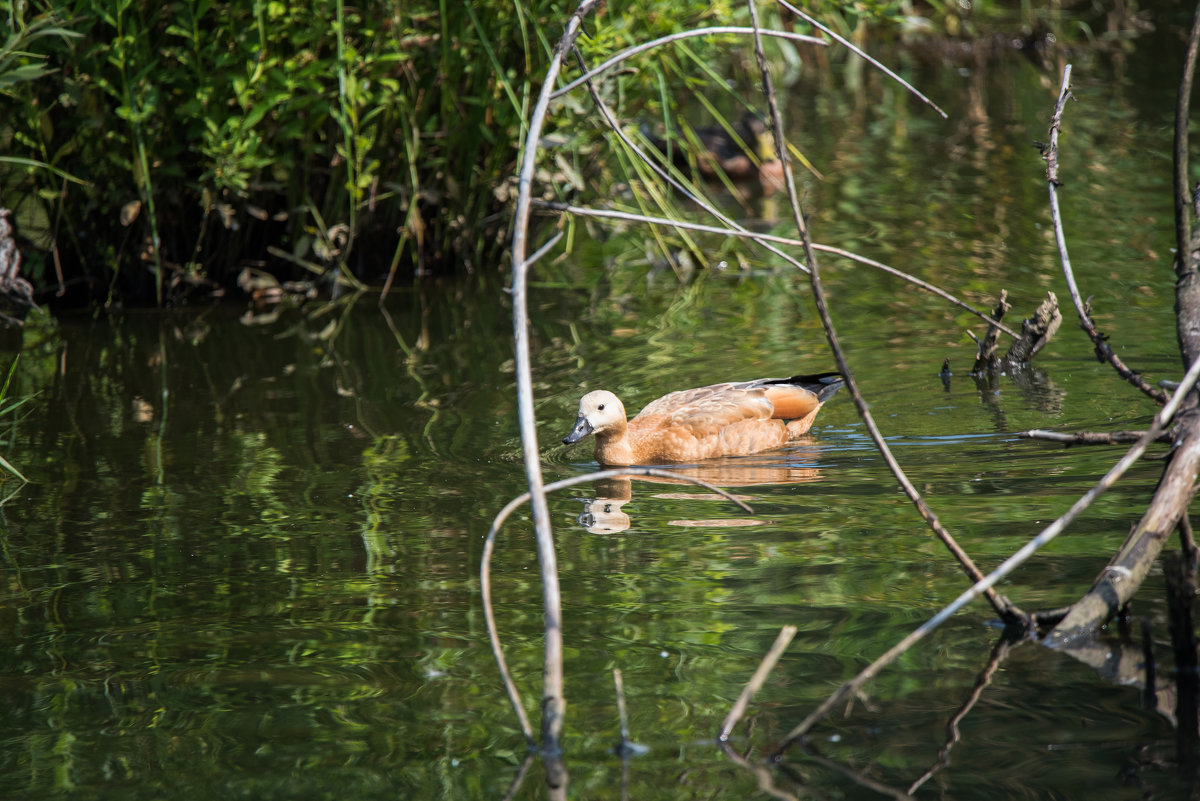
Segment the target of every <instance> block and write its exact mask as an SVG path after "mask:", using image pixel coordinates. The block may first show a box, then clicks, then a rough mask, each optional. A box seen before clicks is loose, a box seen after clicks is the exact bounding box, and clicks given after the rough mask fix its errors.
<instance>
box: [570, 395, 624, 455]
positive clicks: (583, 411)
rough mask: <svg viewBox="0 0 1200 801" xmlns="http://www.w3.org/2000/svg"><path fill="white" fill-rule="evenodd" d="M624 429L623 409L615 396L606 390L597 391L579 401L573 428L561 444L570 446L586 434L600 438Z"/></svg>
mask: <svg viewBox="0 0 1200 801" xmlns="http://www.w3.org/2000/svg"><path fill="white" fill-rule="evenodd" d="M624 428H625V407H624V406H623V405H622V404H621V401H620V400H619V399H618V398H617V396H616V395H614V394H612V393H611V392H609V391H608V390H606V389H598V390H596V391H595V392H589V393H588V394H586V395H584V396H583V397H582V398H580V399H579V416H578V417H577V418H575V427H574V428H572V429H571V433H570V434H567V435H566V436H565V437H563V442H564V443H565V444H567V445H570V444H572V443H575V442H579V440H581V439H583V438H584V437H586V436H587V435H588V434H595V435H596V436H601V437H602V436H604V435H605V434H609V433H617V432H619V431H621V430H623V429H624Z"/></svg>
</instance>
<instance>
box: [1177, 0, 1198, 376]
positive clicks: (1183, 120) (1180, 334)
mask: <svg viewBox="0 0 1200 801" xmlns="http://www.w3.org/2000/svg"><path fill="white" fill-rule="evenodd" d="M1198 47H1200V4H1198V5H1197V7H1196V15H1195V18H1194V19H1193V20H1192V32H1191V34H1190V35H1189V37H1188V48H1187V55H1186V57H1185V60H1184V65H1183V74H1182V75H1181V76H1180V79H1179V96H1178V98H1177V99H1176V101H1175V179H1174V180H1175V248H1176V250H1175V308H1176V309H1177V310H1178V311H1176V313H1175V336H1176V337H1177V338H1178V339H1179V351H1180V355H1181V356H1182V357H1183V363H1184V364H1185V365H1188V364H1191V363H1192V362H1193V361H1195V360H1196V359H1200V323H1198V322H1197V320H1196V317H1197V315H1198V314H1200V272H1198V268H1200V264H1198V263H1200V241H1197V232H1196V230H1195V229H1194V228H1192V227H1191V218H1190V217H1189V216H1188V215H1189V212H1190V213H1193V214H1197V215H1200V190H1198V191H1196V192H1195V194H1193V195H1192V197H1191V198H1190V200H1191V202H1190V203H1189V202H1188V201H1189V197H1188V195H1189V194H1190V193H1191V192H1192V190H1191V189H1190V188H1189V187H1188V186H1187V181H1188V166H1187V164H1188V157H1187V143H1188V117H1189V116H1190V111H1189V108H1190V105H1191V97H1192V85H1193V82H1194V80H1195V72H1196V59H1197V49H1198Z"/></svg>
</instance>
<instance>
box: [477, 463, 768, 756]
mask: <svg viewBox="0 0 1200 801" xmlns="http://www.w3.org/2000/svg"><path fill="white" fill-rule="evenodd" d="M622 476H658V477H660V478H674V479H680V480H682V481H689V482H691V483H693V484H698V485H699V486H701V487H704V488H705V489H707V490H709V491H710V492H715V493H716V494H718V495H720V496H721V497H722V498H725V499H726V500H728V501H731V502H732V503H735V504H737V505H738V506H739V507H741V508H742V509H744V510H745V511H746V512H748V513H750V514H754V510H753V509H751V508H750V507H749V506H748V505H747V504H746V503H745V502H743V501H741V500H739V499H738V498H736V497H735V496H733V495H731V494H730V493H728V492H726V491H725V490H723V489H721V488H720V487H716V486H713V485H712V484H710V483H708V482H707V481H702V480H701V479H698V478H694V477H692V476H687V475H681V474H679V473H676V472H673V471H671V470H663V469H661V468H656V467H623V468H621V469H619V470H600V471H597V472H595V473H588V474H587V475H583V476H572V477H571V478H564V479H562V480H561V481H555V482H553V483H550V484H547V485H545V486H544V487H542V492H543V493H545V494H549V493H551V492H556V491H558V490H560V489H566V488H567V487H573V486H575V485H576V484H586V483H588V482H589V481H596V480H597V479H602V478H620V477H622ZM530 497H531V493H528V492H526V493H523V494H521V495H519V496H517V497H516V498H513V499H512V500H511V501H509V502H508V503H507V504H506V505H505V506H504V508H503V509H501V510H500V511H499V513H497V515H496V517H495V519H494V520H492V527H491V528H489V529H488V533H487V538H486V539H485V540H484V542H483V555H482V556H481V557H480V559H479V595H480V597H481V599H482V602H483V619H484V622H485V624H486V626H487V631H488V641H489V642H490V643H491V646H492V656H493V657H495V659H496V667H497V668H499V670H500V680H501V681H502V682H504V689H505V691H506V692H507V693H508V700H509V702H510V703H511V704H512V708H513V712H515V713H516V715H517V720H518V722H519V723H520V724H521V733H522V734H524V735H525V740H526V742H527V743H528V744H529V746H530V747H531V748H532V747H534V746H536V745H537V741H536V739H535V738H534V736H533V728H532V727H531V726H530V725H529V718H528V716H527V715H526V714H525V704H524V703H523V702H522V701H521V693H520V692H519V691H518V690H517V685H516V683H515V682H514V681H513V680H512V674H510V673H509V671H508V662H507V661H506V660H505V659H504V649H503V647H502V646H501V644H500V634H499V630H498V629H497V628H496V614H495V611H494V610H493V608H492V554H493V552H494V551H495V549H496V534H497V533H499V531H500V528H501V526H503V525H504V521H505V520H507V519H508V516H509V515H511V514H512V513H513V512H514V511H516V510H517V509H518V508H519V507H520V506H521V505H522V504H523V503H525V502H526V501H528V500H529V499H530Z"/></svg>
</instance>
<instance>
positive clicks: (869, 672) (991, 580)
mask: <svg viewBox="0 0 1200 801" xmlns="http://www.w3.org/2000/svg"><path fill="white" fill-rule="evenodd" d="M1198 378H1200V360H1197V361H1196V362H1195V364H1193V365H1192V367H1191V369H1189V370H1188V372H1187V375H1185V376H1184V379H1183V381H1182V382H1180V388H1179V392H1177V393H1175V396H1174V397H1172V398H1171V400H1170V401H1168V402H1167V405H1166V406H1164V407H1163V408H1162V409H1161V410H1159V413H1158V415H1156V416H1155V418H1154V421H1153V422H1152V423H1151V425H1150V428H1149V429H1148V430H1147V431H1146V433H1145V434H1144V435H1143V436H1142V438H1141V439H1139V440H1138V441H1137V443H1136V444H1135V445H1134V446H1133V447H1132V448H1130V449H1129V451H1128V452H1127V453H1126V454H1125V455H1124V456H1123V457H1121V459H1120V461H1118V462H1117V463H1116V464H1115V465H1114V466H1113V468H1112V469H1111V470H1109V471H1108V472H1107V473H1105V474H1104V476H1103V477H1102V478H1101V479H1100V480H1099V481H1097V482H1096V484H1095V486H1093V487H1092V488H1091V489H1090V490H1088V491H1087V492H1086V493H1084V495H1083V497H1081V498H1080V499H1079V500H1077V501H1075V503H1074V504H1073V505H1072V506H1071V508H1070V509H1068V510H1067V511H1066V513H1065V514H1064V515H1063V516H1062V517H1060V518H1058V519H1057V520H1055V521H1054V522H1053V523H1051V524H1050V525H1048V526H1046V527H1045V528H1044V529H1042V530H1041V532H1040V533H1039V534H1038V535H1037V536H1036V537H1034V538H1033V539H1031V540H1030V541H1029V542H1027V543H1025V545H1023V546H1022V547H1021V549H1020V550H1018V551H1017V552H1016V553H1014V554H1013V555H1012V556H1010V557H1009V558H1008V559H1006V560H1004V562H1003V563H1002V564H1001V565H1000V566H999V567H997V568H996V569H995V570H993V571H992V572H991V573H989V574H988V575H987V577H986V578H985V579H984V580H983V581H981V582H978V583H977V584H975V585H973V586H972V587H971V588H970V589H969V590H967V591H966V592H964V593H963V594H962V595H960V596H958V597H957V598H955V599H954V601H953V602H952V603H950V605H948V606H946V607H945V608H944V609H942V611H940V612H938V613H937V614H936V615H934V616H933V617H932V618H930V619H929V620H928V621H926V622H925V623H924V624H922V625H921V626H920V627H919V628H917V629H915V630H914V631H913V632H912V633H911V634H909V635H908V636H907V637H905V638H904V639H903V640H901V641H900V642H898V643H897V644H896V645H894V646H892V647H891V648H890V649H888V651H887V652H886V653H885V654H883V655H882V656H880V657H879V658H878V659H876V660H875V661H874V662H872V663H871V664H870V665H868V666H867V667H866V668H864V669H863V670H862V671H861V672H860V673H859V674H858V675H857V676H855V677H854V678H853V679H851V680H850V681H848V682H846V683H845V684H843V685H842V686H841V687H839V688H838V689H837V691H836V692H834V693H833V694H832V695H831V696H829V697H828V698H827V699H825V701H824V702H823V703H822V704H821V705H820V706H819V707H817V708H816V709H815V710H813V712H812V713H811V714H809V716H808V717H806V718H805V719H804V720H803V721H801V723H800V724H799V725H798V726H796V727H795V728H794V729H792V730H791V731H790V732H788V735H787V737H785V738H784V740H783V742H782V743H780V745H779V747H778V748H776V749H775V756H778V755H779V754H781V753H783V752H784V751H785V750H787V749H788V748H789V747H790V746H791V745H792V744H793V743H795V742H796V741H797V740H799V739H800V738H801V737H804V736H805V735H806V734H808V732H809V730H810V729H812V727H813V726H815V725H816V724H817V723H818V722H819V721H820V720H822V719H823V718H824V717H825V716H826V715H828V714H829V711H830V710H832V709H833V708H834V707H836V706H837V705H838V704H840V703H841V702H842V701H843V700H845V699H846V698H849V697H850V696H851V695H852V694H854V693H856V692H858V690H859V688H860V687H862V686H863V685H864V684H866V683H867V682H868V681H870V680H871V679H872V678H874V677H875V676H876V675H878V674H879V672H880V671H881V670H883V668H885V667H887V666H888V665H890V664H891V663H892V662H893V661H895V660H896V658H897V657H899V656H900V655H901V654H902V653H904V652H905V651H907V650H908V649H909V648H910V647H912V646H913V645H914V644H916V643H917V642H919V641H920V640H921V639H922V638H924V637H925V635H927V634H929V633H930V632H931V631H933V630H934V629H936V628H937V627H938V626H940V625H941V624H942V623H944V622H945V621H946V620H948V619H949V618H950V616H951V615H953V614H954V613H955V612H957V611H958V610H959V609H962V608H963V607H964V606H966V605H967V604H968V603H970V602H971V601H973V600H974V599H976V598H978V597H979V595H980V594H981V593H982V592H983V590H984V589H985V588H987V587H991V586H993V585H994V584H996V583H997V582H999V581H1000V580H1001V579H1003V578H1004V577H1005V576H1007V575H1008V574H1009V573H1011V572H1012V571H1013V570H1015V569H1016V568H1017V567H1019V566H1020V565H1021V564H1022V563H1023V562H1024V561H1025V560H1027V559H1028V558H1029V557H1031V556H1033V554H1034V553H1036V552H1037V550H1038V549H1039V548H1041V547H1042V546H1043V545H1045V544H1046V543H1048V542H1050V541H1051V540H1053V539H1054V538H1055V537H1057V536H1058V535H1059V534H1061V533H1062V532H1063V530H1064V529H1066V527H1067V526H1068V525H1070V524H1071V523H1072V522H1073V521H1074V520H1075V518H1077V517H1078V516H1079V515H1080V514H1081V513H1082V512H1083V511H1084V510H1085V509H1087V508H1088V507H1089V506H1091V505H1092V504H1093V503H1094V502H1095V501H1096V499H1097V498H1099V497H1100V496H1101V495H1103V494H1104V493H1105V492H1106V491H1107V490H1108V489H1109V488H1110V487H1112V485H1113V484H1115V483H1116V482H1117V480H1118V479H1119V478H1120V477H1121V476H1123V475H1124V474H1125V472H1126V471H1127V470H1129V468H1130V467H1132V466H1133V465H1134V463H1135V462H1136V461H1137V460H1138V459H1139V458H1140V457H1141V455H1142V454H1143V453H1144V452H1145V450H1146V448H1147V447H1149V445H1150V443H1151V442H1153V441H1154V439H1155V438H1156V437H1157V436H1158V435H1159V434H1160V433H1162V432H1163V431H1164V430H1165V429H1166V427H1167V423H1169V422H1170V420H1171V418H1172V417H1174V415H1175V412H1176V410H1178V408H1179V405H1180V402H1181V401H1182V400H1183V398H1184V397H1186V396H1187V393H1188V392H1189V391H1191V389H1192V387H1194V386H1195V385H1196V380H1197V379H1198Z"/></svg>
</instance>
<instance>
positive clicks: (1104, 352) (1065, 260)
mask: <svg viewBox="0 0 1200 801" xmlns="http://www.w3.org/2000/svg"><path fill="white" fill-rule="evenodd" d="M1070 97H1071V65H1070V64H1068V65H1067V66H1066V67H1065V68H1064V69H1063V77H1062V88H1061V89H1060V90H1059V94H1058V102H1057V103H1056V104H1055V106H1054V116H1053V117H1052V118H1051V120H1050V144H1048V145H1046V146H1045V148H1044V150H1043V152H1042V157H1043V158H1044V159H1045V160H1046V184H1047V186H1048V188H1049V191H1050V218H1051V220H1052V222H1053V223H1054V239H1055V242H1057V243H1058V257H1059V261H1060V262H1062V269H1063V277H1064V278H1066V281H1067V289H1068V290H1069V291H1070V293H1071V301H1072V302H1073V303H1074V304H1075V311H1076V313H1077V314H1078V315H1079V325H1080V327H1082V328H1083V330H1084V331H1085V332H1086V333H1087V335H1088V338H1090V339H1091V340H1092V345H1093V346H1094V347H1095V350H1096V358H1097V359H1099V360H1100V361H1102V362H1108V363H1109V364H1111V365H1112V367H1113V369H1114V370H1116V371H1117V375H1119V376H1121V378H1123V379H1125V380H1126V381H1128V382H1129V383H1130V384H1133V385H1134V386H1135V387H1137V388H1138V389H1140V390H1141V391H1142V392H1143V393H1145V394H1146V395H1148V396H1149V397H1151V398H1153V399H1154V402H1155V403H1158V404H1160V405H1161V404H1164V403H1166V402H1167V393H1165V392H1163V391H1162V390H1161V389H1158V388H1157V387H1152V386H1150V384H1148V383H1146V381H1145V379H1143V378H1142V377H1141V376H1140V375H1138V374H1137V373H1135V372H1134V371H1133V370H1131V369H1129V367H1127V366H1126V365H1125V362H1123V361H1121V358H1120V357H1119V356H1117V354H1116V353H1115V352H1114V351H1113V349H1112V346H1110V345H1109V344H1108V337H1107V336H1106V335H1104V334H1101V333H1100V332H1099V331H1098V330H1097V329H1096V324H1095V323H1094V322H1093V321H1092V314H1091V309H1090V308H1089V307H1088V305H1087V304H1086V303H1084V301H1083V298H1082V297H1081V296H1080V294H1079V287H1078V286H1077V285H1076V283H1075V272H1074V271H1073V270H1072V269H1071V257H1070V256H1069V255H1068V254H1067V237H1066V234H1065V233H1064V232H1063V225H1062V212H1061V211H1060V210H1059V207H1058V187H1060V186H1062V183H1061V182H1060V180H1059V175H1058V134H1059V131H1061V130H1062V118H1063V111H1064V110H1065V109H1066V106H1067V100H1068V99H1070ZM1187 363H1188V364H1190V361H1189V362H1187Z"/></svg>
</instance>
